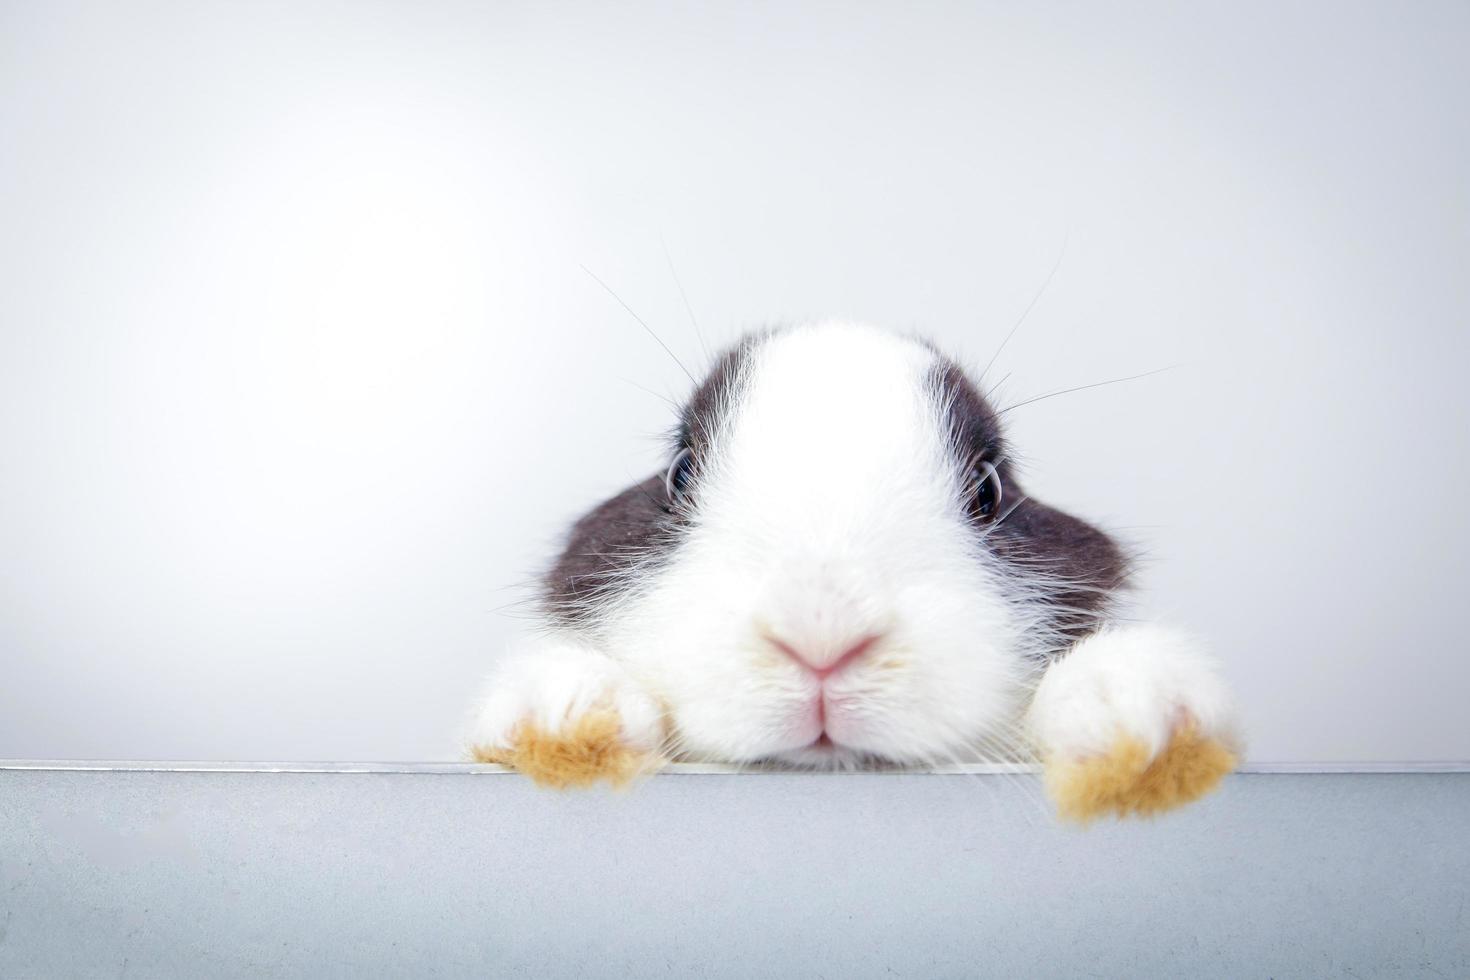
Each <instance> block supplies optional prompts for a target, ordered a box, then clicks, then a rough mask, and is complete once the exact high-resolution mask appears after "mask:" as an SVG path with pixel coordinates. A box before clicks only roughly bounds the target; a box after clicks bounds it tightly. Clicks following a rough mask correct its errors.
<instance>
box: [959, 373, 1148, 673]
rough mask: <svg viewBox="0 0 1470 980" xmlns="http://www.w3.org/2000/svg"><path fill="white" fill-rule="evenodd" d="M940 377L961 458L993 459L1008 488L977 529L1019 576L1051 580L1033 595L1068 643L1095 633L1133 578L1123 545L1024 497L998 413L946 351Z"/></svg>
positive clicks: (962, 463) (968, 460)
mask: <svg viewBox="0 0 1470 980" xmlns="http://www.w3.org/2000/svg"><path fill="white" fill-rule="evenodd" d="M933 384H934V387H935V390H936V392H937V394H938V397H939V398H940V404H942V405H944V406H945V407H946V409H947V412H948V422H949V427H950V433H951V437H952V440H953V445H954V452H955V455H956V458H957V459H956V461H957V462H958V464H959V465H960V466H966V465H968V464H970V463H972V462H973V461H974V460H976V459H983V460H986V461H987V462H990V463H991V464H993V465H994V466H995V468H996V471H997V472H998V473H999V475H1000V480H1001V485H1002V487H1003V488H1004V492H1003V501H1002V504H1001V506H1000V509H999V511H998V512H997V514H996V516H995V519H994V520H992V521H978V522H976V525H975V533H976V534H978V535H980V536H981V538H982V540H983V541H984V542H985V547H986V548H987V549H988V550H989V551H991V552H992V553H993V554H995V555H996V556H997V557H999V558H1001V559H1002V560H1004V561H1006V562H1008V563H1010V564H1011V565H1012V566H1013V567H1014V568H1015V569H1016V574H1017V577H1018V578H1021V579H1025V580H1028V581H1029V580H1031V579H1033V578H1036V577H1037V576H1040V578H1039V579H1038V580H1039V581H1041V582H1047V581H1048V580H1050V582H1051V583H1052V584H1050V585H1045V586H1043V587H1041V588H1040V589H1039V594H1037V595H1035V596H1034V598H1036V599H1039V600H1041V601H1042V602H1043V603H1044V604H1045V606H1046V608H1047V610H1048V619H1049V621H1050V622H1049V625H1050V626H1051V627H1052V628H1053V629H1054V630H1056V631H1057V632H1058V633H1059V634H1060V635H1061V636H1062V637H1063V638H1064V642H1068V643H1070V642H1073V641H1075V640H1078V639H1080V638H1082V637H1083V636H1086V635H1087V634H1088V633H1091V632H1092V631H1094V630H1095V629H1097V627H1098V626H1100V625H1101V617H1103V616H1104V615H1105V614H1106V613H1107V611H1108V608H1109V606H1110V605H1111V603H1112V600H1113V599H1114V597H1115V596H1116V594H1117V592H1118V591H1119V590H1120V589H1122V588H1124V587H1126V585H1127V580H1128V561H1127V559H1126V558H1125V557H1124V555H1123V552H1122V550H1121V549H1120V548H1119V547H1118V545H1117V543H1116V542H1114V541H1113V539H1112V538H1110V537H1109V536H1108V535H1106V534H1104V533H1103V532H1102V531H1099V530H1098V529H1097V528H1095V527H1093V526H1092V525H1091V524H1088V523H1087V522H1085V521H1082V520H1078V519H1077V518H1075V517H1073V516H1071V515H1070V514H1065V513H1063V512H1062V511H1059V510H1056V509H1055V508H1052V507H1048V506H1047V505H1045V504H1043V503H1041V502H1040V501H1038V500H1034V499H1031V498H1028V497H1026V496H1025V494H1024V493H1023V492H1022V490H1021V487H1020V484H1019V482H1018V480H1017V477H1016V471H1015V467H1013V466H1012V465H1011V463H1010V461H1009V460H1008V459H1007V458H1006V453H1005V440H1004V438H1003V436H1002V433H1001V428H1000V419H999V416H998V415H997V413H996V411H995V409H994V408H992V407H991V406H990V403H989V402H987V401H986V400H985V398H984V396H983V395H981V394H980V392H979V391H978V390H977V389H976V388H975V385H974V384H973V383H972V382H971V381H970V379H969V378H968V377H966V376H965V373H964V372H963V371H962V370H960V368H959V367H958V366H956V365H955V364H953V363H952V362H950V361H948V360H945V359H944V358H942V357H941V359H940V363H939V365H938V366H937V367H936V368H935V369H934V377H933ZM1028 573H1030V574H1028ZM1058 652H1060V651H1058Z"/></svg>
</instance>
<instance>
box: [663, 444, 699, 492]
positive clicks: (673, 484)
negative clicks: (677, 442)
mask: <svg viewBox="0 0 1470 980" xmlns="http://www.w3.org/2000/svg"><path fill="white" fill-rule="evenodd" d="M693 482H694V450H692V449H690V448H689V447H688V446H685V447H684V448H683V449H681V450H679V453H678V455H677V456H675V457H674V461H673V462H672V463H670V464H669V469H668V472H666V473H665V474H664V493H666V494H667V495H668V498H669V503H671V504H675V505H678V504H682V503H685V502H686V501H687V500H688V499H689V488H690V485H691V484H692V483H693Z"/></svg>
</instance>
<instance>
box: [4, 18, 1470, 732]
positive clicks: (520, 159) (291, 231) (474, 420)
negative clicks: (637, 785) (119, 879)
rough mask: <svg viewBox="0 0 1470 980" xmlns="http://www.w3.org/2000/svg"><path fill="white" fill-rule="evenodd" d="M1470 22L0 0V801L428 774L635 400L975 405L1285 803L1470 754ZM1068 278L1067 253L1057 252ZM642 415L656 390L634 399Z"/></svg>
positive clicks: (631, 416) (654, 456)
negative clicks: (1224, 684) (880, 390)
mask: <svg viewBox="0 0 1470 980" xmlns="http://www.w3.org/2000/svg"><path fill="white" fill-rule="evenodd" d="M1467 37H1470V4H1466V3H1464V2H1463V0H1450V2H1433V0H1421V2H1415V3H1400V2H1392V0H1384V2H1380V3H1363V2H1354V0H1297V2H1292V3H1282V4H1268V3H1254V4H1242V3H1234V2H1219V0H1215V2H1188V3H1180V2H1177V0H1157V2H1141V3H1139V2H1125V0H1119V2H1112V3H1077V2H1054V3H1053V2H1032V3H1024V4H1017V3H1008V2H969V3H929V4H906V3H859V4H832V3H817V2H807V3H802V2H795V0H785V2H779V0H776V2H772V0H767V2H752V3H739V4H735V3H725V4H705V3H673V2H669V3H633V2H623V3H614V4H599V3H596V2H593V0H586V2H580V3H578V2H571V3H543V2H535V0H526V2H512V0H503V2H495V3H465V2H460V0H445V2H435V0H421V2H373V3H343V2H339V0H321V2H313V0H289V2H273V0H261V2H251V3H240V2H234V0H136V2H133V3H118V2H116V0H53V2H47V0H39V2H38V0H0V660H3V667H4V683H0V757H17V756H21V757H32V758H105V757H112V758H117V757H127V758H152V759H158V758H208V759H261V758H267V759H399V760H410V759H436V758H437V759H452V758H455V757H456V756H457V748H458V746H457V743H456V735H457V731H458V723H459V720H460V718H461V716H462V713H463V712H465V711H466V710H467V708H468V707H469V702H470V701H471V698H472V694H473V690H474V687H475V685H476V684H477V683H478V681H479V679H480V678H481V676H482V675H483V674H485V673H486V672H487V670H488V667H489V665H490V663H491V661H492V660H493V659H494V658H495V657H496V656H498V655H499V654H500V653H501V652H502V650H503V649H504V648H505V646H506V644H507V643H508V642H509V641H510V640H511V639H512V637H513V636H514V635H515V633H516V632H517V631H518V630H519V629H520V628H521V627H522V623H521V622H520V620H519V619H517V618H515V617H514V616H507V615H500V614H499V613H498V611H499V610H501V609H503V608H504V607H506V606H507V605H508V604H509V603H511V602H513V601H515V600H516V599H519V598H521V596H522V595H523V593H522V592H521V591H518V590H517V589H515V588H513V587H512V586H514V585H515V584H516V583H521V582H524V581H525V580H526V579H527V577H528V576H529V575H530V574H531V573H532V572H533V571H534V570H535V569H536V568H538V567H540V565H541V563H542V562H544V561H545V560H546V558H547V557H548V550H549V548H550V543H551V542H552V541H554V540H555V539H556V537H557V535H558V534H560V532H561V531H562V530H563V529H564V528H565V527H566V526H567V523H568V521H569V520H570V519H571V518H572V517H573V516H575V515H576V514H577V513H578V512H579V511H580V510H581V509H584V508H586V507H587V506H589V505H590V504H592V503H594V502H595V501H597V500H598V499H600V498H601V496H602V495H605V494H607V493H610V492H612V491H615V490H617V489H619V488H620V487H621V486H623V485H626V484H627V483H628V482H630V481H631V480H632V479H633V478H635V477H637V478H641V477H643V476H646V475H647V474H648V473H651V472H654V470H655V469H656V468H657V467H658V466H659V465H660V464H661V460H660V459H659V455H660V452H661V447H662V446H663V440H662V439H661V438H658V437H657V436H658V435H659V434H661V433H663V432H664V431H666V430H667V429H668V427H669V425H670V423H671V417H670V414H669V407H668V406H667V405H666V404H665V403H664V402H663V401H662V400H661V398H660V397H658V396H660V395H669V396H671V397H679V396H680V395H682V394H683V393H684V392H685V391H686V390H687V388H688V384H689V382H688V380H687V379H686V378H684V376H683V375H682V374H681V372H680V370H679V368H678V367H677V366H676V365H675V364H674V363H673V361H672V360H670V359H669V358H668V357H666V356H665V354H664V353H663V351H661V350H660V349H659V348H658V347H657V345H655V344H654V343H653V341H652V340H651V339H650V338H649V337H647V336H646V335H645V334H644V333H643V331H642V330H641V328H640V327H639V326H638V325H637V324H636V323H635V322H634V321H633V320H632V319H631V318H630V317H629V316H628V315H627V313H626V312H625V311H624V310H623V308H622V307H620V306H619V305H618V304H617V303H616V302H615V301H614V300H613V299H612V298H611V297H609V296H608V295H607V294H606V293H604V292H603V291H602V289H601V288H600V287H599V286H598V285H597V284H596V283H595V282H593V281H592V280H591V279H589V278H588V277H587V275H586V274H585V273H583V271H582V269H581V268H580V267H581V266H582V265H586V266H587V267H588V268H590V269H592V270H593V271H595V272H596V273H597V275H598V276H600V277H602V278H603V279H605V280H606V281H607V282H608V283H609V284H610V285H611V286H612V287H613V288H614V289H615V290H616V291H617V293H618V295H619V296H621V297H622V298H623V299H625V300H626V301H627V302H628V304H629V305H630V306H631V307H632V308H633V309H634V310H636V311H637V312H638V314H639V315H640V316H641V317H643V318H644V319H645V320H646V321H647V322H648V323H649V325H650V326H651V327H652V328H653V329H654V330H655V331H657V333H658V334H659V336H660V337H662V338H663V339H664V340H665V341H666V342H667V343H668V345H669V347H670V348H672V349H673V351H674V352H675V353H676V354H677V355H678V356H679V358H680V359H681V360H683V361H684V362H685V363H686V364H688V365H690V367H691V369H695V368H697V367H698V365H699V364H700V363H702V361H703V360H704V357H703V353H702V350H701V348H702V344H701V341H700V338H699V336H697V335H696V332H695V330H694V328H693V327H692V326H691V322H690V317H689V314H688V312H686V309H685V306H684V302H683V299H682V297H681V290H680V287H679V286H678V285H676V283H675V280H674V277H673V276H671V275H670V271H669V262H668V260H667V259H666V258H665V252H664V247H665V245H667V249H668V254H669V255H670V256H671V257H672V259H673V264H674V267H675V268H676V269H677V271H678V275H679V278H680V279H681V280H682V283H683V293H684V294H687V296H688V299H689V303H690V305H691V306H692V308H693V310H694V312H695V314H696V315H697V317H698V319H699V323H700V326H701V328H702V331H703V336H704V339H705V340H707V341H709V343H710V344H711V345H713V344H714V343H716V342H721V341H725V340H728V339H729V338H730V337H731V336H732V335H733V334H734V333H735V332H736V331H738V330H739V329H741V328H744V327H748V326H751V325H754V324H760V323H766V322H770V321H772V320H781V319H786V318H796V317H804V316H821V315H847V316H853V317H857V318H861V319H866V320H871V321H874V322H877V323H882V324H887V325H890V326H893V327H896V328H900V329H916V330H920V331H923V332H925V333H929V334H932V335H933V336H934V337H935V338H936V339H937V340H939V341H940V342H942V343H943V344H944V345H945V346H946V347H948V348H952V349H953V350H954V351H956V352H957V354H958V355H959V356H961V357H963V358H965V359H966V360H967V361H968V362H969V363H971V364H974V365H977V366H979V365H983V364H985V362H986V361H987V360H989V358H990V356H991V354H992V353H994V352H995V350H996V348H997V347H999V346H1000V343H1001V339H1002V338H1003V337H1004V336H1005V334H1006V332H1007V331H1008V330H1009V329H1010V328H1011V325H1012V324H1014V323H1015V322H1016V319H1017V317H1018V316H1020V315H1021V312H1022V310H1024V309H1026V307H1027V305H1028V304H1029V303H1030V302H1031V300H1032V298H1033V297H1034V296H1035V295H1036V293H1037V290H1038V288H1039V287H1040V286H1041V284H1042V282H1043V281H1045V280H1046V278H1047V273H1048V272H1049V270H1051V269H1052V267H1053V265H1054V263H1056V261H1057V259H1058V256H1059V255H1062V254H1063V252H1065V255H1064V257H1063V259H1062V263H1061V266H1060V268H1059V269H1058V270H1057V274H1056V276H1055V277H1054V278H1053V279H1052V280H1051V284H1050V286H1049V287H1048V288H1047V290H1046V292H1045V295H1044V296H1043V297H1042V299H1041V301H1040V302H1039V303H1038V304H1037V305H1036V307H1035V308H1034V309H1033V310H1032V312H1031V314H1030V316H1029V317H1028V318H1027V320H1026V323H1025V326H1024V328H1023V329H1021V330H1020V332H1019V333H1017V334H1016V336H1015V338H1014V339H1013V340H1012V341H1011V342H1010V344H1009V345H1008V346H1007V347H1006V349H1005V351H1004V352H1003V353H1002V354H1001V356H1000V357H999V359H998V360H997V361H996V363H995V367H994V369H993V371H992V373H991V375H990V377H991V378H992V379H995V380H1000V379H1003V378H1004V379H1007V380H1005V382H1004V383H1003V384H1002V385H1001V386H1000V388H999V393H998V396H997V397H998V398H999V400H1000V401H1001V402H1002V403H1004V404H1007V405H1008V404H1011V403H1014V402H1019V401H1021V400H1022V399H1025V398H1027V397H1030V396H1034V395H1038V394H1042V393H1045V392H1049V391H1054V390H1057V389H1063V388H1069V387H1072V386H1077V385H1086V384H1091V383H1094V382H1103V381H1109V380H1112V379H1117V378H1126V377H1129V376H1132V375H1137V374H1141V373H1144V372H1148V371H1152V370H1154V369H1156V368H1163V367H1171V368H1172V369H1171V370H1169V371H1166V372H1164V373H1162V374H1156V375H1152V376H1150V377H1147V378H1142V379H1140V380H1137V381H1130V382H1128V383H1126V384H1116V385H1109V386H1106V387H1099V388H1093V389H1089V390H1086V391H1079V392H1077V393H1075V394H1068V395H1065V396H1062V397H1056V398H1048V399H1044V400H1041V401H1037V402H1035V403H1033V404H1030V405H1026V406H1025V407H1022V408H1018V409H1017V410H1016V411H1014V412H1012V413H1010V414H1008V415H1007V419H1008V420H1009V421H1011V422H1012V423H1013V424H1014V426H1015V436H1016V440H1015V445H1016V449H1017V451H1018V452H1019V453H1020V454H1021V455H1022V457H1023V459H1022V461H1023V462H1024V464H1025V466H1026V469H1027V486H1028V488H1029V489H1030V490H1031V491H1032V492H1034V493H1036V494H1037V495H1038V496H1041V497H1042V498H1043V499H1047V500H1049V501H1051V502H1053V503H1056V504H1058V505H1061V506H1064V507H1066V508H1068V509H1072V510H1075V511H1076V512H1078V513H1079V514H1080V515H1081V516H1085V517H1088V518H1091V519H1094V520H1096V521H1098V522H1100V523H1102V524H1104V525H1105V526H1107V527H1110V528H1114V529H1118V530H1119V531H1120V533H1121V534H1123V535H1124V536H1125V537H1126V538H1127V539H1128V541H1129V542H1130V543H1131V544H1133V545H1136V546H1138V548H1139V550H1140V551H1141V552H1142V553H1143V554H1145V555H1146V556H1147V558H1148V561H1147V562H1146V563H1145V565H1144V568H1143V573H1144V582H1143V584H1144V589H1143V590H1142V592H1141V594H1142V595H1144V596H1146V597H1147V599H1146V601H1147V603H1148V609H1147V610H1145V611H1147V612H1150V613H1155V612H1157V613H1160V614H1163V615H1166V616H1169V617H1172V618H1173V619H1175V620H1177V621H1178V622H1180V623H1181V624H1183V625H1187V626H1189V627H1192V628H1195V629H1197V630H1199V631H1200V632H1201V633H1202V634H1203V635H1204V636H1206V637H1208V638H1209V639H1211V640H1212V641H1214V642H1215V643H1216V645H1217V646H1218V648H1219V650H1220V651H1221V653H1222V655H1223V656H1224V658H1225V661H1226V664H1227V667H1228V670H1229V673H1230V675H1231V677H1232V679H1233V680H1234V681H1235V682H1236V684H1237V686H1238V688H1239V692H1240V700H1241V703H1242V705H1243V707H1244V710H1245V712H1246V728H1247V731H1248V732H1249V734H1250V745H1251V752H1252V757H1253V758H1255V759H1258V760H1283V759H1303V760H1318V761H1325V760H1339V761H1340V760H1380V761H1389V760H1398V759H1424V760H1428V759H1439V760H1444V759H1465V758H1470V725H1467V724H1466V723H1465V720H1464V718H1465V711H1464V692H1465V691H1466V690H1467V689H1470V657H1466V656H1464V655H1463V653H1462V651H1463V650H1464V647H1465V643H1464V636H1465V623H1464V615H1463V606H1464V602H1463V595H1464V591H1465V583H1466V582H1467V581H1470V508H1467V507H1466V506H1465V505H1464V493H1465V487H1466V485H1467V483H1470V448H1467V444H1466V439H1465V433H1466V432H1467V431H1470V385H1466V384H1465V383H1464V376H1465V366H1466V364H1470V276H1467V275H1466V270H1467V269H1470V236H1467V234H1466V229H1467V228H1470V180H1467V179H1466V174H1467V173H1470V58H1467V57H1466V39H1467ZM1064 241H1065V243H1066V244H1065V249H1064V247H1063V242H1064ZM644 389H647V390H644Z"/></svg>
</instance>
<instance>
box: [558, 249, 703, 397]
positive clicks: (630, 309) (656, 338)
mask: <svg viewBox="0 0 1470 980" xmlns="http://www.w3.org/2000/svg"><path fill="white" fill-rule="evenodd" d="M582 271H583V272H585V273H587V275H589V276H591V277H592V279H593V281H594V282H596V283H597V284H598V285H599V286H601V287H602V288H603V289H605V290H607V294H608V295H609V296H611V297H612V298H613V299H615V300H617V301H618V305H619V306H621V307H622V308H623V309H625V310H627V311H628V315H629V316H631V317H632V318H633V319H635V320H637V321H638V325H639V326H640V327H642V328H643V329H644V330H645V331H647V333H648V335H649V336H650V337H652V338H653V340H654V343H656V344H658V345H659V346H660V347H662V348H663V349H664V353H665V354H668V355H669V356H670V357H672V358H673V359H674V363H675V364H677V365H679V370H680V371H683V372H684V375H685V376H686V377H687V378H688V379H689V381H690V383H692V384H695V385H697V384H699V382H698V381H697V380H695V378H694V375H692V374H690V373H689V369H688V368H687V367H685V366H684V362H683V361H681V360H679V356H678V355H677V354H675V353H674V352H673V351H672V350H670V349H669V345H668V344H666V343H664V342H663V339H662V338H660V337H659V335H658V334H656V333H654V332H653V328H652V327H650V326H649V325H648V324H647V323H645V322H644V321H643V317H641V316H639V315H638V314H637V313H634V312H633V307H631V306H629V305H628V304H627V303H625V302H623V298H622V297H621V296H619V295H618V294H617V293H615V292H613V289H612V287H611V286H609V285H608V284H607V283H605V282H603V281H602V280H601V279H599V278H598V276H597V273H595V272H593V271H592V270H591V269H589V268H587V267H586V266H585V265H584V266H582Z"/></svg>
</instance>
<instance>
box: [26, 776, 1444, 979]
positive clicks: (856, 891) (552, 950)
mask: <svg viewBox="0 0 1470 980" xmlns="http://www.w3.org/2000/svg"><path fill="white" fill-rule="evenodd" d="M1034 792H1035V783H1034V781H1031V780H1030V779H1027V778H1017V777H1007V776H963V775H880V774H869V775H853V776H804V775H791V774H784V775H775V774H771V775H696V774H682V775H681V774H674V775H664V776H660V777H657V778H655V779H654V780H652V781H651V782H649V783H647V784H645V785H643V786H642V787H640V788H638V789H637V790H636V791H634V792H631V793H628V794H623V795H613V794H606V793H596V794H586V795H556V794H550V793H545V792H540V791H537V790H535V789H534V788H533V787H531V786H530V785H529V784H528V783H527V782H525V781H524V780H522V779H521V778H519V777H516V776H512V775H501V774H475V773H463V774H457V775H456V774H442V773H419V774H411V773H399V774H387V773H378V774H366V773H359V774H346V773H316V774H266V773H206V772H194V773H167V772H53V771H0V801H3V805H0V976H4V977H6V978H14V977H32V976H42V977H57V976H68V977H71V976H109V977H115V976H123V975H126V976H244V975H249V976H300V977H323V976H361V975H365V974H368V975H396V976H406V977H407V976H413V977H420V976H446V975H447V976H456V975H464V976H468V975H474V976H497V977H498V976H552V977H561V976H566V977H594V976H648V975H659V976H662V975H667V976H728V977H742V976H762V975H764V976H778V975H788V976H825V977H831V978H837V977H866V976H961V975H987V974H988V975H995V976H1053V975H1055V976H1061V975H1083V976H1130V977H1138V976H1186V975H1188V976H1221V977H1302V976H1360V977H1392V976H1403V977H1424V976H1447V977H1463V976H1466V975H1470V917H1467V916H1470V913H1467V907H1466V904H1467V903H1466V897H1467V884H1466V883H1467V882H1470V848H1467V846H1466V840H1467V837H1470V823H1467V814H1470V774H1448V773H1441V774H1412V775H1411V774H1377V775H1343V774H1336V775H1310V776H1297V775H1242V776H1236V777H1234V778H1232V779H1231V780H1230V782H1229V783H1228V784H1227V786H1226V787H1225V788H1224V789H1223V790H1222V791H1221V792H1220V793H1219V794H1217V795H1216V796H1215V797H1213V798H1211V799H1210V800H1208V801H1207V802H1205V803H1203V804H1202V805H1199V806H1196V807H1194V808H1192V809H1190V810H1187V811H1184V812H1181V813H1178V814H1175V815H1172V816H1170V817H1168V818H1166V819H1163V820H1160V821H1157V822H1156V823H1153V824H1129V825H1122V826H1119V825H1107V826H1100V827H1098V828H1096V829H1093V830H1090V831H1085V832H1080V831H1073V830H1063V829H1058V828H1056V827H1054V826H1053V825H1052V824H1051V822H1050V820H1049V819H1048V818H1047V817H1045V816H1044V814H1043V813H1042V812H1041V811H1040V809H1039V807H1038V804H1037V801H1036V798H1035V795H1034Z"/></svg>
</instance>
